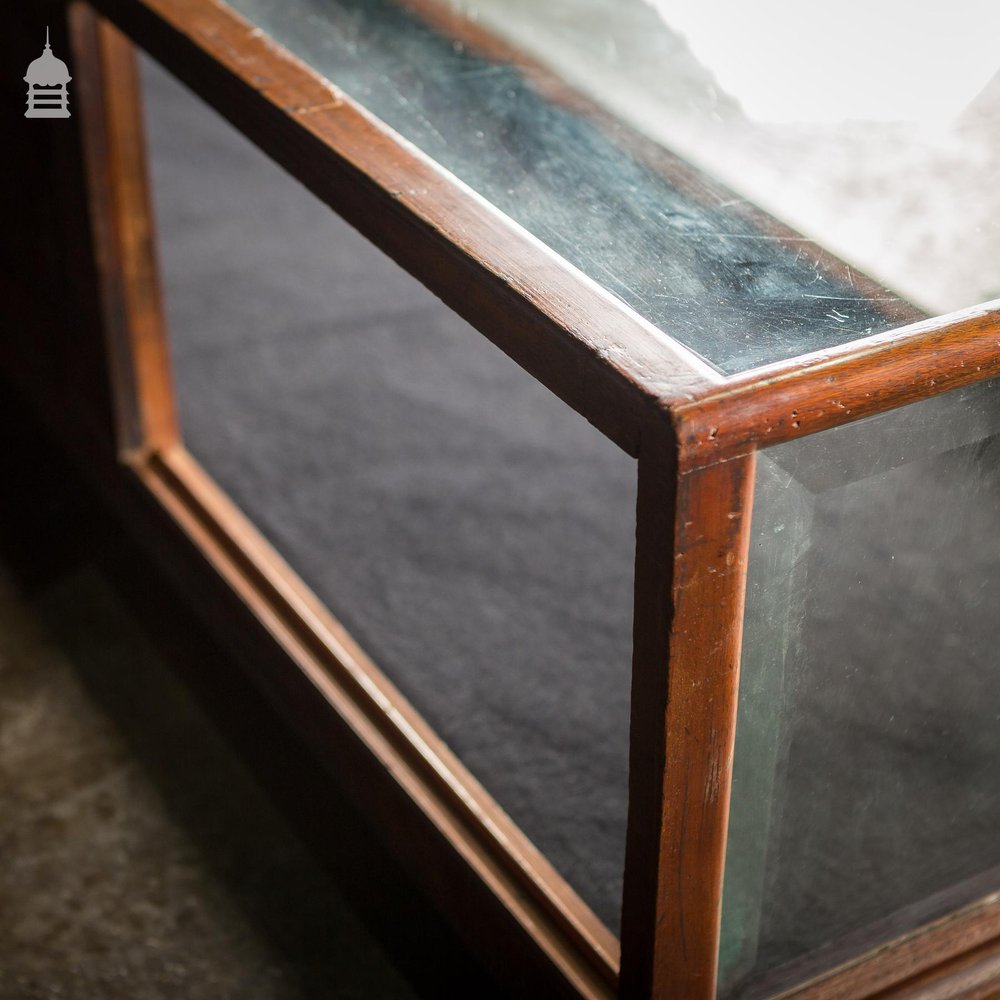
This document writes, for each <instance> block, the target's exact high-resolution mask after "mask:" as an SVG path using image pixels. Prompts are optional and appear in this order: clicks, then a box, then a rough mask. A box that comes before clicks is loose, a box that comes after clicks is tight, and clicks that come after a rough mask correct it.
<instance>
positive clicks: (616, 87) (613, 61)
mask: <svg viewBox="0 0 1000 1000" xmlns="http://www.w3.org/2000/svg"><path fill="white" fill-rule="evenodd" d="M451 5H452V6H453V7H455V8H456V9H458V10H461V11H463V12H464V13H466V14H467V15H469V16H472V17H474V18H475V19H476V20H477V21H478V22H480V23H482V24H484V25H486V26H488V27H489V29H490V30H491V31H495V32H497V33H499V34H500V35H501V36H502V37H504V38H507V39H509V40H510V41H511V42H512V43H513V44H515V45H517V46H518V47H520V48H522V49H523V50H525V51H526V52H529V53H530V54H531V56H532V57H533V58H535V59H538V60H539V61H541V62H542V63H544V64H545V65H547V66H549V67H551V68H552V69H553V70H554V71H555V72H556V73H557V74H559V75H560V76H562V77H563V78H565V79H566V80H567V81H569V82H570V83H571V84H572V85H573V86H574V87H576V88H578V89H580V90H581V91H583V92H584V93H586V94H588V95H589V96H590V97H592V98H593V99H594V100H595V101H597V102H599V103H600V104H601V105H603V106H604V107H606V108H608V109H609V110H610V111H611V112H612V113H613V114H614V115H616V116H617V117H618V118H620V119H621V120H622V121H623V122H627V123H629V124H630V125H631V126H633V127H634V128H636V129H637V130H639V131H640V132H642V133H643V134H645V135H647V136H649V137H650V138H652V139H654V140H655V141H657V142H660V143H662V144H663V145H665V146H667V147H668V148H670V149H673V150H675V151H676V152H678V153H680V154H681V155H683V156H684V157H685V158H687V159H688V160H690V161H691V162H693V163H696V164H699V165H700V166H702V167H703V168H705V169H706V170H707V171H708V172H710V173H711V174H713V175H715V176H717V177H719V178H721V179H722V180H724V181H725V183H726V184H728V185H729V186H730V187H731V188H732V189H733V190H734V191H736V192H738V194H740V195H741V196H743V197H746V198H749V199H750V200H751V201H753V202H754V203H756V204H758V205H761V206H763V207H764V208H766V209H767V210H768V211H770V212H772V213H774V215H775V216H777V217H778V218H779V219H782V220H783V221H784V222H786V223H788V224H789V225H791V226H793V227H794V228H796V229H797V230H799V231H800V232H802V233H804V234H805V235H807V236H809V237H810V238H812V239H814V240H816V241H817V242H818V243H819V244H820V245H821V246H824V247H826V248H827V249H829V250H831V251H833V252H834V253H836V254H838V255H839V256H841V257H842V258H843V259H844V260H846V261H848V262H849V263H850V264H852V265H853V266H856V267H858V268H860V269H861V270H862V271H864V272H865V273H867V274H870V275H873V276H874V277H876V278H877V279H878V280H879V281H881V282H884V283H885V284H887V285H888V286H889V287H891V288H893V289H895V290H896V291H898V292H899V293H900V294H902V295H903V296H904V297H906V298H907V299H908V300H909V301H911V302H914V303H916V304H917V305H918V306H919V307H920V308H922V309H924V310H926V311H927V312H929V313H932V314H937V313H941V312H947V311H949V310H952V309H959V308H962V307H964V306H970V305H975V304H978V303H980V302H985V301H987V300H990V299H994V298H997V297H1000V270H998V267H997V264H996V261H997V260H998V259H1000V221H998V220H1000V183H998V181H1000V130H998V129H997V127H996V123H997V118H998V116H1000V77H998V71H1000V49H998V47H997V44H996V39H997V37H998V36H1000V5H998V4H996V3H993V2H992V0H955V2H953V3H948V4H934V3H920V4H913V3H906V2H905V0H885V2H880V3H877V4H872V3H870V2H868V0H843V2H841V3H838V4H837V7H836V9H835V11H834V10H831V9H828V8H825V7H823V6H821V5H816V4H803V3H799V2H796V0H762V2H760V3H755V4H746V3H743V4H741V3H735V2H733V0H553V2H550V3H545V4H539V3H536V2H535V0H451ZM827 335H829V333H827Z"/></svg>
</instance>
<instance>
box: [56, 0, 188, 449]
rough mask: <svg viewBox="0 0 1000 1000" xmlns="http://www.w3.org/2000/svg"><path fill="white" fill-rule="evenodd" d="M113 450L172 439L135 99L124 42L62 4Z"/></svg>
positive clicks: (84, 9)
mask: <svg viewBox="0 0 1000 1000" xmlns="http://www.w3.org/2000/svg"><path fill="white" fill-rule="evenodd" d="M69 22H70V37H71V41H72V45H73V55H74V63H75V65H76V67H77V69H76V74H77V75H76V91H77V94H78V98H77V105H78V113H79V114H80V115H81V117H82V119H83V136H84V147H85V152H86V164H87V175H88V191H89V194H90V203H91V220H92V226H93V231H94V239H95V255H96V258H97V263H98V268H99V274H100V281H101V286H102V288H101V300H102V305H103V311H104V328H105V336H106V342H107V349H108V355H109V359H110V369H111V377H112V380H113V383H114V394H115V398H116V401H117V406H116V420H117V427H118V446H119V448H120V449H122V450H124V451H134V450H136V449H142V448H145V449H155V448H158V447H161V446H166V445H169V444H171V443H173V442H174V441H176V440H177V436H178V429H177V418H176V415H175V413H174V400H173V389H172V386H171V377H170V363H169V359H168V354H167V342H166V335H165V331H164V322H163V306H162V296H161V292H160V280H159V268H158V265H157V254H156V236H155V226H154V222H153V212H152V203H151V199H150V195H149V190H148V187H147V168H146V148H145V141H144V133H143V124H142V103H141V97H140V94H139V85H138V78H137V74H136V65H135V56H134V54H133V51H132V46H131V45H130V44H129V43H128V42H127V41H126V40H125V38H124V37H123V36H122V35H121V34H120V33H119V32H118V31H116V30H115V28H113V27H112V26H111V25H110V24H108V23H107V22H106V21H102V20H100V19H99V18H98V17H96V15H95V14H94V13H93V11H92V10H91V9H90V8H89V7H88V6H86V5H85V4H78V3H74V4H72V5H71V6H70V8H69Z"/></svg>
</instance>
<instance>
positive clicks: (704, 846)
mask: <svg viewBox="0 0 1000 1000" xmlns="http://www.w3.org/2000/svg"><path fill="white" fill-rule="evenodd" d="M753 479H754V456H752V455H751V456H749V457H741V458H738V459H735V460H732V461H729V462H723V463H721V464H719V465H716V466H711V467H709V468H706V469H700V470H697V471H685V469H684V465H683V459H681V460H678V455H677V452H676V445H675V438H674V435H673V432H672V430H671V429H669V428H667V427H666V426H664V427H662V428H660V427H657V428H653V429H651V430H650V433H649V434H648V435H646V436H644V439H643V441H642V443H641V446H640V452H639V489H638V505H637V528H636V584H635V586H636V591H635V628H634V632H635V634H634V658H633V674H632V721H631V735H630V747H631V750H630V753H631V757H630V776H629V817H628V843H627V850H626V865H625V894H624V899H623V912H622V971H621V995H622V996H623V997H626V998H647V997H656V998H658V1000H709V998H714V997H715V988H716V969H717V962H718V947H719V924H720V913H721V896H722V876H723V869H724V863H725V848H726V826H727V821H728V813H729V790H730V778H731V775H732V754H733V742H734V736H735V729H736V706H737V689H738V682H739V663H740V642H741V634H742V619H743V604H744V590H745V583H746V563H747V550H748V544H749V528H750V514H751V506H752V497H753Z"/></svg>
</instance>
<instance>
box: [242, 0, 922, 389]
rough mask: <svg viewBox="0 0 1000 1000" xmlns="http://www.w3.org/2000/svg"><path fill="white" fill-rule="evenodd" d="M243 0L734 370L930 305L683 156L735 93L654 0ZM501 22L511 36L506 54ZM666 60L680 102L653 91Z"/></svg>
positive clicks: (518, 217) (679, 334)
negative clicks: (649, 2) (844, 259)
mask: <svg viewBox="0 0 1000 1000" xmlns="http://www.w3.org/2000/svg"><path fill="white" fill-rule="evenodd" d="M232 6H233V7H234V8H236V9H237V10H238V11H239V12H240V13H242V14H243V15H245V16H246V17H247V18H248V19H249V20H250V21H252V22H253V23H255V24H256V25H258V26H259V27H260V28H261V29H263V30H264V31H265V32H266V33H267V34H268V35H269V36H271V37H272V38H273V39H275V40H276V41H277V42H279V43H281V44H282V45H284V46H286V47H287V48H288V49H290V50H291V51H292V52H293V53H294V54H296V55H297V56H299V57H300V58H302V59H303V60H304V61H305V62H307V63H309V64H310V65H312V66H313V67H314V68H316V69H317V70H318V71H319V72H321V73H322V74H323V75H325V76H326V77H327V78H328V79H329V80H330V81H332V83H334V84H335V85H336V86H338V87H340V88H341V89H342V90H343V91H345V92H346V93H348V94H349V95H351V96H352V97H354V98H355V99H356V100H357V101H359V102H360V103H361V104H362V105H363V106H364V107H366V108H367V109H369V110H370V111H371V112H372V113H374V114H375V115H376V116H378V117H379V118H380V119H382V120H383V121H384V122H386V123H387V124H388V125H389V126H391V127H392V128H393V129H395V130H396V131H398V132H399V133H400V134H401V135H403V136H404V137H405V138H406V139H408V140H410V141H411V142H413V143H414V144H415V145H416V146H417V147H418V148H419V149H420V150H422V151H423V152H424V153H426V154H427V155H428V156H430V157H431V158H432V159H433V160H435V161H436V162H437V163H439V164H440V165H441V166H443V167H445V168H446V169H447V170H449V171H451V172H453V173H454V174H455V175H457V176H458V177H459V178H461V179H462V180H463V181H465V182H466V183H468V184H469V185H470V186H471V187H473V188H474V189H475V190H476V191H478V192H479V193H480V194H481V195H483V196H484V197H485V198H486V199H487V200H489V201H490V202H492V203H493V204H494V205H495V206H497V207H498V208H499V209H500V210H501V211H502V212H504V213H505V214H506V215H508V216H509V217H510V218H511V219H513V220H514V221H516V222H517V223H519V224H520V225H522V226H523V227H524V228H526V229H527V230H529V231H530V232H531V233H533V234H534V235H535V236H537V237H538V238H540V239H541V240H542V241H543V242H545V243H546V244H547V245H548V246H550V247H551V248H553V249H554V250H555V251H556V252H558V253H559V254H560V255H562V256H563V257H564V258H565V259H566V260H567V261H569V262H570V263H571V264H573V265H575V266H576V267H577V268H579V269H580V270H581V271H583V272H585V273H586V274H587V275H589V276H590V277H591V278H593V279H594V280H596V281H598V282H599V283H600V284H602V285H604V286H605V287H606V288H607V289H609V290H610V291H611V292H613V293H614V294H615V295H616V296H618V297H619V298H620V299H622V300H623V301H624V302H625V303H627V304H628V305H629V306H631V307H632V308H633V309H635V310H636V311H638V312H639V313H641V314H642V315H643V316H644V317H646V318H647V319H649V320H651V321H652V322H654V323H655V324H657V325H658V326H659V327H660V328H661V329H663V330H664V331H666V332H667V333H669V334H670V335H671V336H674V337H676V338H677V339H678V340H680V341H681V342H682V343H684V344H686V345H687V346H689V347H690V348H692V349H693V350H694V351H696V352H697V353H699V354H700V355H701V356H703V357H704V358H705V359H707V360H708V361H709V362H711V363H712V364H714V365H715V366H717V367H718V368H719V369H721V370H722V371H724V372H736V371H740V370H743V369H746V368H748V367H753V366H755V365H758V364H761V363H766V362H771V361H776V360H779V359H782V358H785V357H788V356H792V355H796V354H800V353H803V352H805V351H809V350H814V349H818V348H821V347H825V346H830V345H833V344H837V343H842V342H845V341H848V340H852V339H855V338H857V337H860V336H864V335H866V334H869V333H873V332H879V331H882V330H885V329H888V328H891V327H893V326H897V325H900V324H901V323H902V322H904V321H905V320H906V319H911V318H913V317H914V316H915V315H917V313H915V312H914V311H913V310H912V309H911V308H909V307H904V306H903V305H901V304H900V302H899V300H898V299H897V298H896V297H895V296H894V295H893V294H892V293H890V292H888V291H886V290H885V289H884V288H883V287H882V286H880V285H877V284H875V283H866V282H865V281H863V280H862V279H861V277H860V276H858V275H856V274H855V273H854V271H853V270H852V269H851V268H850V267H843V266H840V265H839V264H838V263H837V262H835V261H833V260H831V259H830V258H829V257H828V256H827V255H825V254H824V253H821V252H819V251H818V250H817V249H816V248H815V247H814V246H812V244H810V243H809V241H808V240H806V239H804V238H802V237H801V236H798V235H796V234H795V233H792V232H789V231H786V230H784V229H782V228H781V227H780V226H778V225H776V224H775V223H774V221H773V220H771V219H769V218H768V217H765V216H763V215H762V214H761V213H760V212H758V211H757V210H756V209H754V208H753V207H751V206H750V205H749V204H748V203H747V202H746V201H745V200H744V198H743V197H741V196H740V195H737V194H734V192H733V190H732V189H731V188H729V187H726V186H724V185H723V184H721V183H719V182H717V181H715V180H712V179H710V176H709V173H707V172H701V171H699V170H698V169H695V168H693V167H691V166H690V165H688V164H687V163H685V162H683V161H681V160H680V159H678V158H677V157H676V156H674V155H673V154H671V153H669V152H667V148H666V147H667V146H673V145H677V142H675V139H676V136H675V134H674V133H675V132H677V133H678V134H681V135H682V134H683V129H681V128H680V126H679V125H678V127H677V128H676V129H675V128H674V127H673V125H671V122H672V121H673V120H674V119H675V118H676V119H677V120H678V121H682V120H685V119H684V116H683V115H679V110H678V109H680V111H682V112H684V114H686V115H688V116H689V117H690V115H692V114H694V115H695V117H697V116H698V115H700V114H702V113H704V114H705V115H707V116H708V117H709V118H710V119H711V120H712V121H715V120H716V119H719V120H720V121H721V120H723V119H725V118H726V116H727V115H729V114H730V112H731V111H732V109H733V108H734V107H735V102H734V101H733V100H731V99H729V98H727V97H726V96H725V95H724V94H723V93H722V92H721V90H720V89H719V87H718V85H717V82H716V81H715V79H714V77H713V75H712V73H711V72H709V71H708V70H705V69H704V68H703V67H701V66H700V65H699V63H698V62H697V60H695V59H694V57H693V56H692V55H691V53H690V51H688V49H687V47H686V46H685V45H684V43H683V42H682V41H681V40H680V37H679V36H678V35H677V33H676V32H675V31H673V29H671V28H669V27H668V26H667V24H666V23H665V22H664V21H663V20H662V19H661V18H660V17H659V16H658V15H657V14H656V12H655V11H654V10H653V9H652V8H651V7H648V6H646V5H643V4H639V3H638V2H637V0H632V2H629V3H622V4H618V3H611V2H605V3H603V4H599V3H594V2H593V0H590V2H586V3H584V2H580V3H570V2H567V0H562V2H558V3H555V4H551V5H549V4H537V5H528V4H526V3H519V4H512V5H507V4H505V3H504V4H500V3H499V2H498V3H493V4H489V3H478V2H477V3H472V2H469V3H460V4H457V5H453V6H454V10H457V11H458V12H459V13H461V14H465V15H468V19H467V20H464V19H463V18H459V19H458V21H455V20H454V19H453V20H452V22H449V24H448V27H447V28H444V27H439V26H437V27H436V26H435V25H440V24H442V23H443V21H442V18H441V14H442V12H444V13H448V12H449V11H451V10H452V8H451V7H449V5H447V4H443V3H442V4H438V3H435V2H426V3H420V4H412V5H405V6H404V5H403V4H396V3H392V2H390V0H364V2H362V0H299V2H297V3H294V4H288V3H285V2H283V0H233V2H232ZM452 12H453V11H452ZM463 25H464V26H463ZM484 26H485V27H486V28H487V29H488V30H487V32H485V33H484V32H483V30H482V29H483V28H484ZM494 29H496V31H497V32H499V33H500V34H502V35H504V37H506V38H507V39H508V40H509V42H510V45H506V43H504V45H502V46H501V47H500V50H498V47H497V44H496V41H495V38H493V36H492V35H491V34H490V33H491V32H493V31H494ZM484 38H493V40H492V41H489V40H484ZM550 42H551V44H550ZM505 46H506V48H505ZM514 49H516V50H525V51H529V52H530V56H531V59H532V60H533V63H532V65H531V66H530V67H529V68H527V69H526V68H525V66H524V62H525V60H524V59H523V58H520V59H518V58H515V57H514V56H513V54H512V52H513V50H514ZM640 70H641V71H642V72H644V73H645V74H646V77H641V76H638V75H637V74H639V71H640ZM775 72H779V70H777V69H775ZM657 74H658V75H660V76H662V77H664V79H666V80H668V81H669V83H668V84H667V85H666V86H667V87H669V88H672V90H671V91H670V93H672V94H673V95H674V97H673V99H672V101H667V102H664V101H663V100H662V99H661V98H662V95H663V93H664V90H663V87H662V86H659V85H658V87H657V89H656V90H654V91H650V92H649V93H646V92H645V91H644V90H643V84H642V81H643V80H645V79H646V78H647V77H650V76H656V75H657ZM630 81H631V83H630ZM567 82H569V84H570V86H569V87H567V86H566V83H567ZM626 85H627V86H626ZM623 88H624V89H623ZM581 93H585V94H587V95H588V99H581V97H580V94H581ZM632 101H635V102H636V105H637V106H636V108H631V104H630V102H632ZM591 102H592V103H591ZM650 102H652V103H650ZM657 102H659V103H657ZM640 104H641V107H642V108H643V109H645V110H643V112H642V113H641V114H639V113H633V112H638V110H639V105H640ZM651 123H655V124H656V126H657V127H656V128H654V127H652V124H651ZM661 126H662V129H661ZM658 129H661V131H662V132H663V134H660V132H659V131H658ZM685 155H687V152H686V150H685ZM705 159H706V160H708V161H712V158H711V157H707V158H705ZM708 166H709V167H710V172H715V171H716V168H717V167H718V164H716V163H715V162H714V161H712V162H709V163H708Z"/></svg>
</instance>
